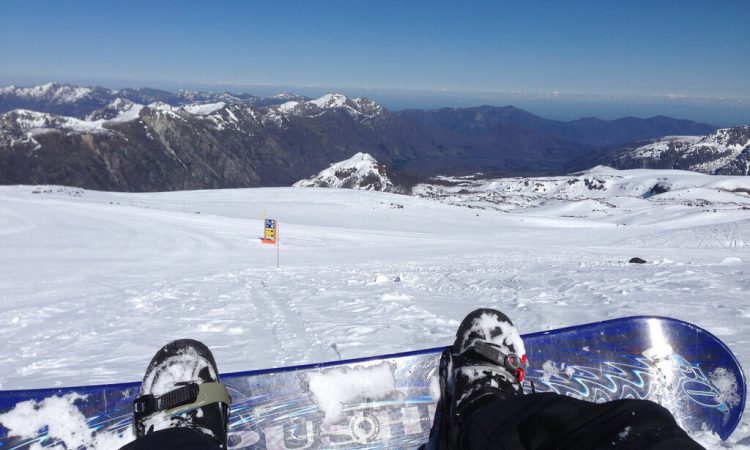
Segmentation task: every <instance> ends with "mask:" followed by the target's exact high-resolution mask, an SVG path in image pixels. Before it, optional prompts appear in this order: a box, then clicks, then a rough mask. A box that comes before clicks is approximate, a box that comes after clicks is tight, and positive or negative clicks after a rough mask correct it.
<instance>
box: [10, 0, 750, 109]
mask: <svg viewBox="0 0 750 450" xmlns="http://www.w3.org/2000/svg"><path fill="white" fill-rule="evenodd" d="M749 20H750V2H747V1H744V0H726V1H722V2H709V1H692V0H680V1H667V0H665V1H625V2H610V1H559V2H558V1H535V2H519V1H512V2H511V1H508V2H505V1H472V2H456V1H447V2H444V1H419V0H409V1H403V0H401V1H389V0H380V1H358V0H349V1H334V0H331V1H293V0H289V1H283V2H279V1H224V2H209V1H203V2H198V1H179V2H177V1H175V2H170V1H160V2H151V1H137V0H133V1H108V2H103V1H85V0H80V1H58V2H53V1H39V0H22V1H19V0H4V1H3V5H2V13H1V14H0V42H2V43H3V45H2V46H0V83H2V84H17V85H30V84H35V83H41V82H46V81H63V82H69V83H75V84H98V85H103V86H107V87H122V86H131V87H137V86H151V87H161V88H166V89H179V88H204V89H206V88H208V89H211V90H224V89H226V90H229V91H234V92H239V91H246V92H253V93H255V92H258V93H260V94H264V93H265V92H264V91H274V92H275V91H278V90H279V89H289V90H296V91H303V90H307V91H316V92H322V93H325V92H326V91H331V90H335V91H340V92H344V93H349V92H354V93H358V92H371V93H373V94H372V95H370V96H371V97H373V98H375V99H376V100H378V97H381V98H385V99H390V100H387V101H386V102H383V103H391V104H390V105H388V104H387V105H386V106H390V107H392V108H393V107H395V108H406V107H433V106H466V105H467V104H477V102H480V101H481V100H482V99H487V100H489V101H490V102H493V103H494V102H501V101H512V100H513V99H516V102H515V103H517V104H519V105H521V106H523V105H524V104H527V105H533V104H538V105H546V106H537V107H538V108H542V109H544V108H547V109H548V110H549V111H552V112H554V111H557V112H556V113H555V114H557V115H565V114H568V115H570V116H574V115H576V114H579V115H580V114H583V115H586V112H589V111H594V112H596V111H597V110H601V111H600V113H599V114H598V115H599V116H606V115H607V114H613V115H617V114H620V112H621V111H624V112H627V111H630V110H632V111H634V114H636V115H637V114H640V113H642V112H643V113H648V112H649V111H650V112H651V114H652V115H653V114H658V113H661V111H662V110H663V111H665V112H669V111H682V110H684V114H690V112H691V108H695V109H696V110H697V112H693V115H694V116H695V115H707V116H709V117H710V116H711V114H713V113H711V111H710V110H711V108H714V109H715V110H716V111H715V115H717V117H719V116H720V117H722V120H734V121H738V122H744V123H747V122H750V83H748V82H747V79H748V73H750V58H749V57H748V56H750V33H749V32H748V29H747V23H748V21H749ZM303 93H304V92H303ZM623 97H627V98H628V99H629V100H626V101H624V103H623V100H622V99H623ZM518 99H520V100H518ZM530 99H531V100H530ZM638 99H640V100H638ZM675 102H677V104H678V106H679V107H677V108H675ZM399 103H401V104H399ZM628 103H629V104H630V106H627V104H628ZM636 104H637V105H638V106H636ZM566 105H568V106H569V107H567V106H566ZM586 105H589V106H586ZM623 105H625V106H623ZM649 105H650V106H649ZM686 105H687V106H686ZM707 105H708V106H707ZM608 107H611V108H609V109H611V110H612V111H609V112H607V110H608ZM706 108H708V113H707V114H704V113H706V111H704V110H705V109H706ZM684 114H683V115H684ZM592 115H594V114H592ZM731 117H733V118H731ZM605 118H606V117H605ZM715 122H716V121H715Z"/></svg>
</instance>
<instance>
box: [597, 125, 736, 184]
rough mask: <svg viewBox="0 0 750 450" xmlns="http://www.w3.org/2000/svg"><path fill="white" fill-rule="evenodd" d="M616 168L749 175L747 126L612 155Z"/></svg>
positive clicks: (666, 140) (661, 141)
mask: <svg viewBox="0 0 750 450" xmlns="http://www.w3.org/2000/svg"><path fill="white" fill-rule="evenodd" d="M612 165H613V166H615V167H618V168H623V169H629V168H653V169H682V170H694V171H696V172H703V173H709V174H717V175H748V174H750V127H749V126H747V125H743V126H739V127H735V128H723V129H720V130H717V131H716V132H715V133H712V134H709V135H708V136H670V137H665V138H662V139H657V140H655V141H653V142H650V143H648V144H646V145H642V146H638V147H636V148H631V149H626V150H625V151H623V152H621V153H619V154H617V155H615V157H614V158H613V161H612Z"/></svg>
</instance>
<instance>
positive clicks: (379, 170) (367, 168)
mask: <svg viewBox="0 0 750 450" xmlns="http://www.w3.org/2000/svg"><path fill="white" fill-rule="evenodd" d="M389 172H390V170H389V169H388V168H387V167H386V166H385V165H383V164H380V163H378V162H377V161H376V160H375V158H373V157H372V156H370V155H368V154H367V153H357V154H355V155H354V156H352V157H351V158H349V159H346V160H344V161H340V162H337V163H334V164H331V166H330V167H328V168H327V169H324V170H322V171H321V172H320V173H318V174H317V175H315V176H313V177H310V178H307V179H305V180H300V181H298V182H296V183H294V185H293V186H294V187H328V188H348V189H361V190H365V191H382V192H392V191H393V190H394V184H393V181H391V178H390V177H389V176H388V175H389Z"/></svg>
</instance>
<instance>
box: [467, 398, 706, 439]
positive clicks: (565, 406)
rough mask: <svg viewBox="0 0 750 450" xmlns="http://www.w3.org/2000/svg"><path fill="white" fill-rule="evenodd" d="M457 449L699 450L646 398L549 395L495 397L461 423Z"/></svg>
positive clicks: (672, 421) (665, 411)
mask: <svg viewBox="0 0 750 450" xmlns="http://www.w3.org/2000/svg"><path fill="white" fill-rule="evenodd" d="M458 443H459V447H460V448H461V449H464V450H467V449H506V450H508V449H535V450H546V449H577V450H581V449H596V448H604V447H606V448H616V449H654V450H661V449H664V450H676V449H701V448H703V447H701V446H700V445H698V444H697V443H695V441H693V440H692V439H690V437H689V436H688V435H687V433H685V431H684V430H682V429H681V428H680V427H679V425H677V423H676V422H675V420H674V417H672V415H671V414H670V413H669V411H667V410H666V409H665V408H663V407H661V406H659V405H657V404H656V403H653V402H650V401H646V400H616V401H612V402H607V403H590V402H586V401H583V400H577V399H574V398H571V397H565V396H561V395H557V394H553V393H543V394H531V395H525V396H519V397H510V398H506V397H501V396H499V397H496V398H491V399H490V400H487V401H485V402H484V403H481V404H479V405H477V409H476V410H475V412H474V413H473V414H471V415H469V416H468V418H467V419H466V420H465V421H464V423H463V424H462V425H461V428H460V432H459V439H458Z"/></svg>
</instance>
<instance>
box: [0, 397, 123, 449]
mask: <svg viewBox="0 0 750 450" xmlns="http://www.w3.org/2000/svg"><path fill="white" fill-rule="evenodd" d="M82 398H85V397H83V396H81V395H79V394H76V393H72V394H66V395H64V396H53V397H49V398H46V399H44V400H42V401H41V402H36V401H35V400H28V401H25V402H22V403H19V404H18V405H16V407H15V408H14V409H13V410H11V411H9V412H7V413H5V414H0V423H2V424H3V426H4V427H5V428H7V429H8V436H19V437H21V438H34V437H36V436H37V434H38V432H39V430H41V429H46V430H47V436H48V437H49V438H50V439H51V440H53V441H55V440H59V441H62V442H65V444H66V447H62V446H55V447H54V448H55V449H62V448H95V449H97V450H116V449H118V448H120V447H122V446H123V445H125V444H127V443H128V442H130V441H132V440H133V439H135V436H134V435H133V431H132V428H130V427H128V428H127V429H126V430H120V431H119V432H118V431H109V432H107V431H94V430H93V429H91V428H89V424H88V423H87V422H86V416H84V415H83V413H81V411H80V410H79V409H78V408H77V407H76V405H75V402H76V400H79V399H82ZM30 448H31V449H32V450H33V449H41V448H42V446H41V445H40V444H39V443H35V444H33V445H32V446H31V447H30ZM44 448H49V447H44Z"/></svg>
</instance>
